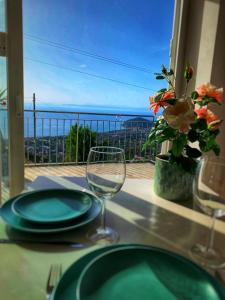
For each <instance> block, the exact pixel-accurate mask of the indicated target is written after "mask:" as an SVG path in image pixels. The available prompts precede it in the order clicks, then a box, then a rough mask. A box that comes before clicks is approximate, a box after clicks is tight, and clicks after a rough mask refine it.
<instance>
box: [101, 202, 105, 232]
mask: <svg viewBox="0 0 225 300" xmlns="http://www.w3.org/2000/svg"><path fill="white" fill-rule="evenodd" d="M101 201H102V215H101V227H102V228H103V229H104V230H105V227H106V216H105V199H102V200H101Z"/></svg>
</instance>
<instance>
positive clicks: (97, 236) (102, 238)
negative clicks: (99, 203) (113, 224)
mask: <svg viewBox="0 0 225 300" xmlns="http://www.w3.org/2000/svg"><path fill="white" fill-rule="evenodd" d="M87 238H88V239H89V240H91V241H92V242H93V243H95V244H100V245H111V244H116V243H117V242H118V241H119V234H118V232H116V231H115V230H114V229H112V228H110V227H107V226H106V227H104V228H103V227H99V228H97V229H94V230H90V231H89V232H88V234H87Z"/></svg>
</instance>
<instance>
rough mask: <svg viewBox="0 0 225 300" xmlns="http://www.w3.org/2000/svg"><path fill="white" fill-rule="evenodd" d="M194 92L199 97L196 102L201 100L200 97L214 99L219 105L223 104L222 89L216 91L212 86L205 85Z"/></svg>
mask: <svg viewBox="0 0 225 300" xmlns="http://www.w3.org/2000/svg"><path fill="white" fill-rule="evenodd" d="M196 90H197V92H198V94H199V96H200V97H199V98H198V99H197V100H201V98H202V97H204V96H208V97H211V98H214V99H216V101H217V102H219V103H222V102H223V88H220V89H217V88H216V87H215V86H214V85H212V84H210V83H207V84H202V85H201V86H199V87H198V88H197V89H196Z"/></svg>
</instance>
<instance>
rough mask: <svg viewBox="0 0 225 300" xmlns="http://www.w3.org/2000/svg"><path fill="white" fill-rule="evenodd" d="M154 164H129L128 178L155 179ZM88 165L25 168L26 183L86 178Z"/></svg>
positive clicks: (127, 166) (127, 165)
mask: <svg viewBox="0 0 225 300" xmlns="http://www.w3.org/2000/svg"><path fill="white" fill-rule="evenodd" d="M154 168H155V167H154V165H153V164H152V163H127V164H126V176H127V178H140V179H153V175H154ZM85 171H86V165H56V166H32V167H25V181H26V182H31V181H34V180H35V179H36V178H37V177H38V176H77V177H81V176H85Z"/></svg>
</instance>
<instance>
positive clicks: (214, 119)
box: [195, 107, 222, 130]
mask: <svg viewBox="0 0 225 300" xmlns="http://www.w3.org/2000/svg"><path fill="white" fill-rule="evenodd" d="M195 112H196V114H197V118H198V119H204V120H206V122H207V125H208V128H209V129H210V130H215V129H218V128H219V126H220V124H221V123H222V121H221V120H220V119H219V117H218V116H217V115H215V114H214V113H213V112H212V111H211V110H209V109H207V108H206V107H202V108H200V109H195Z"/></svg>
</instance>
